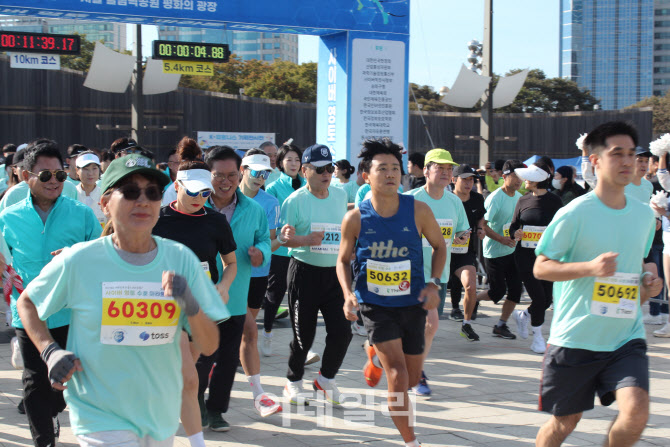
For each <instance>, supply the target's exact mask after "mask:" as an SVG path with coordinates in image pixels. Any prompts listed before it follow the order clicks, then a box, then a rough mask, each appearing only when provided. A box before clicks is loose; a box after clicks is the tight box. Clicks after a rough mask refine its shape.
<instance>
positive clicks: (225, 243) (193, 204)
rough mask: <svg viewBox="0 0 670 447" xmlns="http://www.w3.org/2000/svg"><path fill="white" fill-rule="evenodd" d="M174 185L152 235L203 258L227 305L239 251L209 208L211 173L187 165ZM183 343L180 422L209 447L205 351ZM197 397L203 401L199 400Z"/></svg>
mask: <svg viewBox="0 0 670 447" xmlns="http://www.w3.org/2000/svg"><path fill="white" fill-rule="evenodd" d="M175 180H176V181H175V184H174V188H176V191H177V199H176V200H175V201H174V202H172V203H170V204H169V205H167V206H164V207H162V208H161V212H160V217H159V219H158V222H157V223H156V226H155V227H154V229H153V234H155V235H156V236H160V237H163V238H166V239H171V240H173V241H176V242H179V243H181V244H184V245H186V246H187V247H188V248H190V249H191V250H192V251H193V253H195V255H196V256H197V257H198V260H199V261H200V265H201V267H202V269H203V270H204V271H205V273H206V275H207V277H208V278H209V279H211V280H212V282H213V283H214V284H215V285H216V289H217V291H218V292H219V294H220V295H221V299H222V302H223V303H224V304H227V303H228V301H229V295H228V289H229V288H230V285H231V284H232V282H233V279H235V274H236V273H237V261H236V258H235V249H236V248H237V246H236V245H235V240H234V239H233V233H232V230H231V229H230V226H229V225H228V221H227V220H226V219H225V217H224V216H222V215H221V214H219V213H217V212H215V211H213V210H212V209H211V208H205V207H204V205H205V202H206V201H207V198H208V197H209V196H210V195H211V193H212V190H213V189H214V188H213V186H212V174H211V172H210V168H209V166H207V165H206V164H205V163H203V162H201V161H184V162H182V163H181V164H180V165H179V167H178V168H177V172H176V173H175ZM219 256H220V257H221V261H222V265H223V266H224V269H223V274H222V275H221V278H222V279H221V281H218V279H219V270H218V265H217V260H218V258H219ZM217 282H218V284H217ZM180 337H181V341H180V347H181V357H182V366H181V367H182V375H183V379H184V388H183V390H182V404H181V422H182V424H183V425H184V431H185V432H186V436H187V437H188V439H189V442H190V444H191V447H204V445H205V439H204V437H203V434H202V430H203V428H206V427H207V426H208V424H209V420H208V419H207V418H202V413H205V414H206V409H205V401H204V396H198V388H199V383H198V382H199V381H198V371H197V370H196V368H195V362H196V360H198V358H199V357H200V351H198V349H197V347H196V346H195V345H194V344H193V343H189V337H188V334H186V333H185V332H183V333H182V334H181V335H180ZM198 397H201V399H200V400H198Z"/></svg>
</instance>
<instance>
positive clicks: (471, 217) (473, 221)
mask: <svg viewBox="0 0 670 447" xmlns="http://www.w3.org/2000/svg"><path fill="white" fill-rule="evenodd" d="M463 208H465V214H466V215H467V216H468V224H470V229H471V230H472V233H471V234H470V245H469V246H468V253H477V248H478V245H479V238H478V237H477V225H478V224H479V221H480V220H482V218H483V217H484V215H485V214H486V208H484V196H483V195H481V194H479V193H478V192H475V191H470V199H468V200H467V201H465V202H463Z"/></svg>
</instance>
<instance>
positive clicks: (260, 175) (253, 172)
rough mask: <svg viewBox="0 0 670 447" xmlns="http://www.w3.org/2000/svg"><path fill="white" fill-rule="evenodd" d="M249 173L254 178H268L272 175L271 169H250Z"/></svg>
mask: <svg viewBox="0 0 670 447" xmlns="http://www.w3.org/2000/svg"><path fill="white" fill-rule="evenodd" d="M249 175H250V176H251V177H253V178H262V179H263V180H267V179H268V177H270V171H267V170H263V171H256V170H255V169H249Z"/></svg>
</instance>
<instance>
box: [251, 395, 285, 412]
mask: <svg viewBox="0 0 670 447" xmlns="http://www.w3.org/2000/svg"><path fill="white" fill-rule="evenodd" d="M254 407H256V411H258V413H259V414H260V415H261V417H267V416H270V415H271V414H275V413H279V412H280V411H281V405H279V404H278V403H277V402H275V401H274V400H272V399H270V398H269V397H268V395H267V394H261V395H260V396H258V397H257V398H256V399H255V400H254Z"/></svg>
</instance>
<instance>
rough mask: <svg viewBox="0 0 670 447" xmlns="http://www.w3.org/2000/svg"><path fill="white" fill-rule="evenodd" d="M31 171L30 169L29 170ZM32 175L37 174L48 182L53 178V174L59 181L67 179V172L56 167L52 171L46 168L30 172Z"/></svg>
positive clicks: (41, 179) (40, 179)
mask: <svg viewBox="0 0 670 447" xmlns="http://www.w3.org/2000/svg"><path fill="white" fill-rule="evenodd" d="M28 172H30V171H28ZM30 173H31V174H32V175H34V176H36V177H37V178H38V179H39V181H40V182H43V183H46V182H48V181H49V180H51V177H52V176H55V177H56V180H58V181H59V182H61V183H63V182H64V181H65V180H66V179H67V172H65V171H63V170H62V169H56V170H54V171H50V170H48V169H45V170H44V171H40V172H39V173H37V174H35V173H34V172H30Z"/></svg>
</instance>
